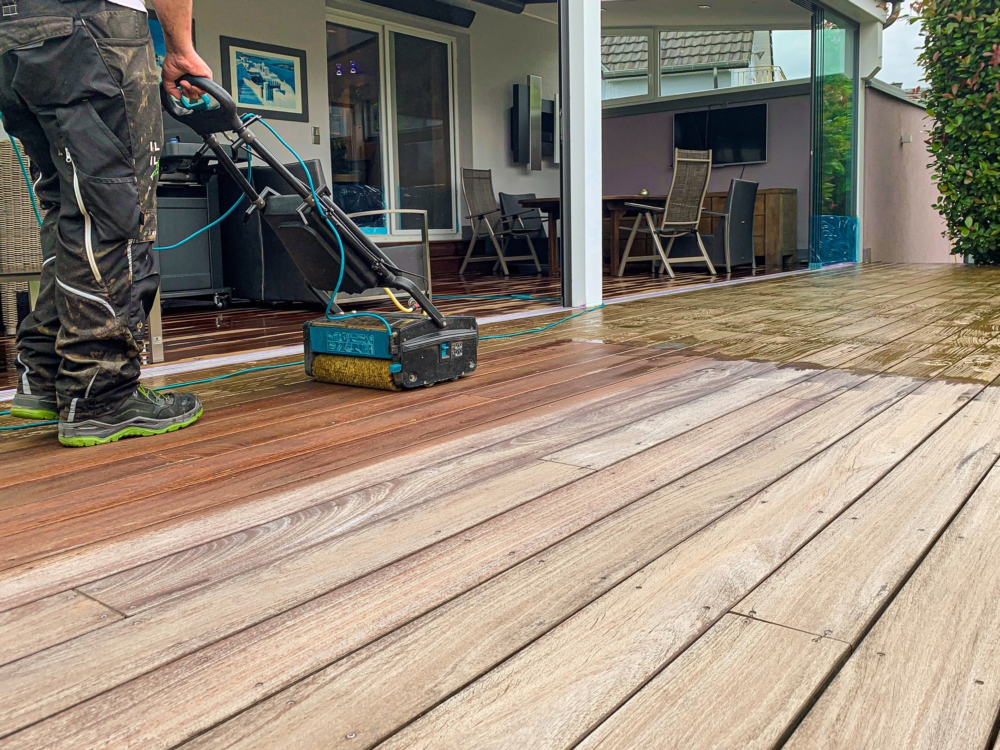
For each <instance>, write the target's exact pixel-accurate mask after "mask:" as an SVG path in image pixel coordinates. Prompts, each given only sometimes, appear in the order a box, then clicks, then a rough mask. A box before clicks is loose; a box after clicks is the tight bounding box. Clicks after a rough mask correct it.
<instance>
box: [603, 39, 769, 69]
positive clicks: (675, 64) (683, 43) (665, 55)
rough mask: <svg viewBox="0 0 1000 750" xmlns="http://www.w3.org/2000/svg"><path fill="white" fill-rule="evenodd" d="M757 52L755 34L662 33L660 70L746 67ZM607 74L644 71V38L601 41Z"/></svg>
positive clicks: (645, 58) (646, 53) (645, 62)
mask: <svg viewBox="0 0 1000 750" xmlns="http://www.w3.org/2000/svg"><path fill="white" fill-rule="evenodd" d="M752 51H753V32H752V31H664V32H663V33H661V34H660V67H661V70H663V71H664V72H669V70H670V69H671V68H681V69H685V70H692V69H698V68H712V67H726V68H738V67H746V66H748V65H749V64H750V59H751V52H752ZM601 62H602V63H603V66H604V70H605V72H609V73H619V74H620V73H621V72H624V71H631V70H634V71H636V72H639V71H644V70H646V69H647V66H648V65H649V54H648V52H647V50H646V37H644V36H605V37H602V39H601Z"/></svg>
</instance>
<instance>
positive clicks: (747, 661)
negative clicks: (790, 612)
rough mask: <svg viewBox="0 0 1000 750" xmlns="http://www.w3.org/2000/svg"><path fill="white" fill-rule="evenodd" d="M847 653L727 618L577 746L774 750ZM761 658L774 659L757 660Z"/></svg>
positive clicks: (826, 642) (828, 643)
mask: <svg viewBox="0 0 1000 750" xmlns="http://www.w3.org/2000/svg"><path fill="white" fill-rule="evenodd" d="M849 650H850V647H849V646H848V645H847V644H846V643H841V642H840V641H835V640H832V639H830V638H817V637H815V636H812V635H809V634H808V633H802V632H800V631H798V630H791V629H789V628H782V627H779V626H777V625H772V624H770V623H763V622H759V621H756V620H753V619H750V618H747V617H738V616H736V615H725V616H724V617H723V618H722V619H721V620H719V622H717V623H716V624H715V625H714V626H713V627H712V628H710V629H709V630H708V632H707V633H705V635H704V636H702V637H701V638H700V639H698V641H696V642H695V644H694V645H693V646H692V647H691V648H689V649H688V650H687V651H685V652H684V653H683V654H681V655H680V656H679V657H678V658H677V661H675V662H674V663H672V664H671V665H670V666H669V667H667V668H666V669H665V670H664V671H663V672H661V673H660V674H659V675H657V676H656V677H655V678H654V679H653V680H652V681H651V682H650V683H649V684H648V685H647V686H646V687H644V688H643V689H642V690H641V691H640V692H639V693H638V694H637V695H636V696H635V697H633V698H632V699H631V700H630V701H628V702H627V703H626V704H625V705H624V706H622V707H621V708H620V709H618V711H616V712H615V713H614V714H612V716H611V717H610V718H609V719H608V720H607V721H605V722H604V723H603V724H601V725H600V726H599V727H598V728H597V729H596V730H595V731H594V732H593V733H592V734H591V735H589V736H588V737H587V738H586V739H585V740H584V741H583V742H581V743H580V744H579V745H577V747H578V748H580V750H633V749H634V748H653V747H678V748H680V747H683V748H685V750H701V749H702V748H705V749H708V748H719V747H738V748H743V749H744V750H770V749H771V748H774V747H779V746H780V744H781V743H780V740H781V738H782V736H783V735H784V734H785V733H786V732H787V731H788V729H789V728H790V727H791V726H792V724H793V722H794V721H795V719H796V717H797V712H796V709H797V708H798V707H799V706H803V705H807V704H808V703H809V702H810V701H811V700H812V699H813V698H814V697H815V696H816V693H817V688H816V685H817V684H820V683H821V682H822V680H823V678H824V677H825V676H826V675H827V674H829V673H830V672H831V671H832V670H833V669H835V668H836V666H837V665H838V664H839V663H840V662H841V661H842V660H843V659H844V657H846V656H847V653H848V652H849ZM762 652H763V653H768V654H774V656H775V658H774V659H771V660H761V659H758V658H756V654H759V653H762ZM802 667H804V669H803V668H802ZM807 747H810V748H811V747H814V746H812V745H807ZM844 747H852V748H856V747H863V745H844Z"/></svg>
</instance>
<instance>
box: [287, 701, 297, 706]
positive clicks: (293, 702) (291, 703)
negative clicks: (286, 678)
mask: <svg viewBox="0 0 1000 750" xmlns="http://www.w3.org/2000/svg"><path fill="white" fill-rule="evenodd" d="M285 705H286V706H294V705H295V701H286V702H285Z"/></svg>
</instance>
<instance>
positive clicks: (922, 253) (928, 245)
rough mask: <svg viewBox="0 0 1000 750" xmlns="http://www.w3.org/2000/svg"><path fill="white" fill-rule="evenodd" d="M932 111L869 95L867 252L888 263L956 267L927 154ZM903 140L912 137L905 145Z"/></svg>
mask: <svg viewBox="0 0 1000 750" xmlns="http://www.w3.org/2000/svg"><path fill="white" fill-rule="evenodd" d="M930 126H931V121H930V120H929V119H927V112H926V110H924V109H923V108H921V107H918V106H915V105H914V104H913V103H911V102H905V101H900V99H899V98H897V97H895V96H891V95H889V94H886V93H885V92H882V91H879V90H878V89H876V88H868V89H866V90H865V194H864V201H865V215H864V221H863V223H862V226H863V230H864V231H863V235H864V247H866V248H871V251H872V260H874V261H883V262H886V263H951V262H953V261H955V260H956V258H955V257H954V256H952V255H951V242H950V241H949V240H947V239H945V238H944V237H943V236H942V234H941V233H942V232H943V231H944V229H945V221H944V219H943V218H942V217H941V214H939V213H938V212H937V211H935V210H934V209H933V205H934V202H935V201H936V200H937V198H938V189H937V185H936V184H935V183H934V181H933V180H932V179H931V171H930V169H928V162H930V161H931V155H930V153H929V152H928V150H927V144H926V140H927V131H928V129H929V128H930ZM901 136H910V137H912V139H913V140H912V142H905V143H904V142H902V141H903V139H902V138H901Z"/></svg>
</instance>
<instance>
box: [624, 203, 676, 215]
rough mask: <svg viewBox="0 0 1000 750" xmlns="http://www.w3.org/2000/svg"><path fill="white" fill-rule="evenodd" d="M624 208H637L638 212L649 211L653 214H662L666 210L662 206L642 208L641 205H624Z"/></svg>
mask: <svg viewBox="0 0 1000 750" xmlns="http://www.w3.org/2000/svg"><path fill="white" fill-rule="evenodd" d="M625 208H637V209H639V210H640V211H649V212H650V213H653V214H662V213H663V212H664V211H666V210H667V209H665V208H664V207H663V206H644V205H643V204H641V203H626V204H625Z"/></svg>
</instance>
